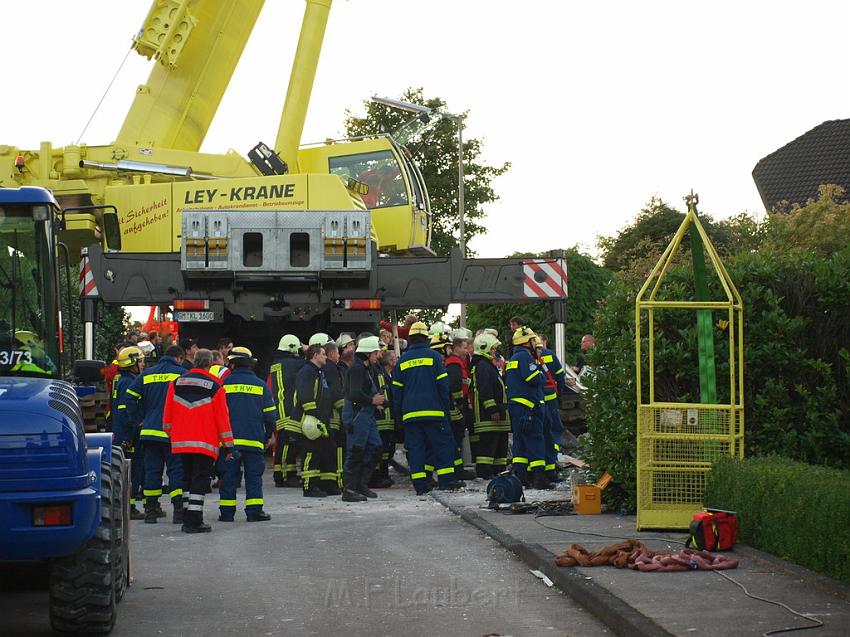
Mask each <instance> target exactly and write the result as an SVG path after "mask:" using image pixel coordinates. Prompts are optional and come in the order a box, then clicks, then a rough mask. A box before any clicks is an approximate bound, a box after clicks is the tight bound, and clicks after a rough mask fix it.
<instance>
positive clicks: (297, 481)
mask: <svg viewBox="0 0 850 637" xmlns="http://www.w3.org/2000/svg"><path fill="white" fill-rule="evenodd" d="M283 486H284V487H286V488H287V489H300V488H301V486H302V485H301V478H299V477H298V476H289V477H288V478H287V479H286V482H284V483H283Z"/></svg>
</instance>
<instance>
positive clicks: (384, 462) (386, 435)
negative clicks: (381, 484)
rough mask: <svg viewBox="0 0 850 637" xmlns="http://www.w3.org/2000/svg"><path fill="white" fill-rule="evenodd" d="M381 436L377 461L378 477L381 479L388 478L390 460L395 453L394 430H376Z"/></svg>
mask: <svg viewBox="0 0 850 637" xmlns="http://www.w3.org/2000/svg"><path fill="white" fill-rule="evenodd" d="M378 435H380V436H381V458H380V460H379V461H378V475H379V476H381V477H382V478H389V477H390V458H392V457H393V454H394V453H395V430H394V429H384V430H378Z"/></svg>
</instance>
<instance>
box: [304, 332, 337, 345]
mask: <svg viewBox="0 0 850 637" xmlns="http://www.w3.org/2000/svg"><path fill="white" fill-rule="evenodd" d="M328 343H333V339H332V338H331V337H330V336H328V335H327V334H325V333H324V332H316V333H315V334H313V336H311V337H310V341H309V342H308V343H307V344H308V345H327V344H328Z"/></svg>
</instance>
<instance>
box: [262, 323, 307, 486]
mask: <svg viewBox="0 0 850 637" xmlns="http://www.w3.org/2000/svg"><path fill="white" fill-rule="evenodd" d="M303 366H304V359H303V358H301V341H300V340H299V339H298V337H297V336H295V335H294V334H284V336H283V337H282V338H281V339H280V342H279V343H278V346H277V351H276V352H275V353H274V354H273V355H272V364H271V367H270V368H269V377H268V381H267V384H268V386H269V389H270V390H271V392H272V398H274V402H275V406H276V407H277V414H276V416H277V419H276V421H275V431H276V435H275V447H274V466H273V467H272V471H273V473H272V476H273V477H274V486H276V487H291V488H298V487H300V486H301V481H300V480H299V479H298V471H297V465H296V457H297V449H298V440H299V437H300V436H301V423H299V422H298V421H297V420H295V419H294V418H293V417H292V412H293V409H294V401H295V377H296V376H297V375H298V371H299V370H300V369H301V367H303Z"/></svg>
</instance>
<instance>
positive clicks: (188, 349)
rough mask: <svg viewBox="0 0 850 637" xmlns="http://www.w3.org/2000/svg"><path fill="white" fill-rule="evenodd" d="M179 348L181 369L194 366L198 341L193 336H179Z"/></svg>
mask: <svg viewBox="0 0 850 637" xmlns="http://www.w3.org/2000/svg"><path fill="white" fill-rule="evenodd" d="M179 345H180V348H181V349H182V350H183V363H182V365H183V369H186V370H190V369H192V368H193V367H194V366H195V353H196V352H197V351H198V342H197V341H196V340H195V339H194V338H188V337H187V338H181V339H180V343H179Z"/></svg>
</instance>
